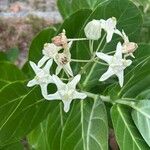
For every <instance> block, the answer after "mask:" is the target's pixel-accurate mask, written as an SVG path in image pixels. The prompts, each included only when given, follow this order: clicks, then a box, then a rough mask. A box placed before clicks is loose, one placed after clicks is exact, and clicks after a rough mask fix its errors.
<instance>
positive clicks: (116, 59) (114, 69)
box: [96, 42, 132, 87]
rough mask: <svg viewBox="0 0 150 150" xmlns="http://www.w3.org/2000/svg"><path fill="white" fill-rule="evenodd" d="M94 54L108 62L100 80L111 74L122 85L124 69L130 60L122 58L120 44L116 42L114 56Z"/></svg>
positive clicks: (129, 63)
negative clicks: (107, 66)
mask: <svg viewBox="0 0 150 150" xmlns="http://www.w3.org/2000/svg"><path fill="white" fill-rule="evenodd" d="M96 55H97V56H98V57H99V58H100V59H102V60H104V61H105V62H107V63H108V65H109V68H108V70H107V71H106V72H105V73H104V74H103V75H102V76H101V78H100V79H99V80H100V81H105V80H107V79H108V78H109V77H111V76H112V75H116V76H117V77H118V79H119V84H120V86H121V87H122V86H123V82H124V69H125V68H126V67H128V66H130V65H131V63H132V61H131V60H126V59H122V45H121V43H120V42H119V43H118V44H117V48H116V53H115V55H114V56H109V55H107V54H104V53H101V52H97V53H96Z"/></svg>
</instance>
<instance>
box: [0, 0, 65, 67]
mask: <svg viewBox="0 0 150 150" xmlns="http://www.w3.org/2000/svg"><path fill="white" fill-rule="evenodd" d="M61 21H62V18H61V16H60V14H59V12H58V9H57V5H56V0H0V52H6V53H7V55H8V57H10V59H11V61H14V63H15V64H17V65H19V66H22V65H23V63H24V62H25V61H26V57H27V51H28V48H29V46H30V42H31V41H32V39H33V37H34V36H35V35H36V34H37V33H38V32H39V31H40V30H42V29H43V28H44V27H48V26H50V25H53V24H56V23H59V22H61Z"/></svg>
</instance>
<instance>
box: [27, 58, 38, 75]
mask: <svg viewBox="0 0 150 150" xmlns="http://www.w3.org/2000/svg"><path fill="white" fill-rule="evenodd" d="M29 63H30V66H31V67H32V69H33V71H34V72H35V74H37V73H38V72H40V71H41V69H40V68H39V67H38V66H37V65H36V64H35V63H34V62H32V61H30V62H29Z"/></svg>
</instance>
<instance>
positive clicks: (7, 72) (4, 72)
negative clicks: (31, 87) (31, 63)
mask: <svg viewBox="0 0 150 150" xmlns="http://www.w3.org/2000/svg"><path fill="white" fill-rule="evenodd" d="M25 79H26V76H25V75H24V74H23V72H22V71H21V70H19V69H18V68H17V67H16V66H15V65H13V64H11V63H9V62H0V80H3V81H9V82H13V81H19V80H25Z"/></svg>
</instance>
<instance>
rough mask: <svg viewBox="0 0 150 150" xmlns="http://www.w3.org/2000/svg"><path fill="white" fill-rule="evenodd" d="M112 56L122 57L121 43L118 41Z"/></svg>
mask: <svg viewBox="0 0 150 150" xmlns="http://www.w3.org/2000/svg"><path fill="white" fill-rule="evenodd" d="M114 56H115V57H116V58H118V59H122V45H121V43H120V42H118V44H117V48H116V53H115V55H114Z"/></svg>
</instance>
